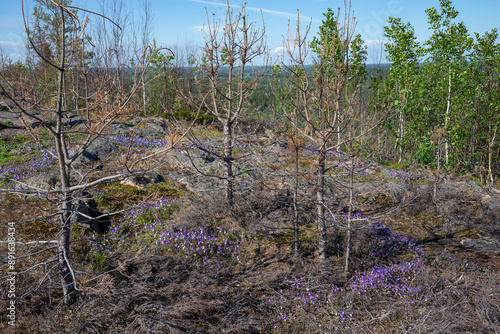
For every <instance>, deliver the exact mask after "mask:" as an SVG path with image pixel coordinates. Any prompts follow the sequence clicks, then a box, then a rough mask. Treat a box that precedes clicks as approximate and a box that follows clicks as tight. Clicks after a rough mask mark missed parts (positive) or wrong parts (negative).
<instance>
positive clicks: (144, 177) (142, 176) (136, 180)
mask: <svg viewBox="0 0 500 334" xmlns="http://www.w3.org/2000/svg"><path fill="white" fill-rule="evenodd" d="M163 180H164V178H163V176H161V175H160V174H158V173H155V172H144V173H139V174H136V175H133V176H130V177H128V178H126V179H125V180H123V181H121V182H120V183H121V184H126V185H130V186H134V187H137V188H140V189H144V188H146V186H147V185H149V184H155V183H160V182H163Z"/></svg>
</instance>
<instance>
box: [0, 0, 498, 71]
mask: <svg viewBox="0 0 500 334" xmlns="http://www.w3.org/2000/svg"><path fill="white" fill-rule="evenodd" d="M101 1H105V2H106V3H110V2H112V1H113V0H74V1H73V4H74V5H76V6H80V7H84V8H88V9H91V10H96V11H99V8H100V5H99V3H100V2H101ZM117 1H120V0H117ZM122 1H123V3H124V4H125V6H124V7H125V9H127V10H129V11H130V12H131V13H132V15H136V14H137V13H140V12H141V10H140V7H141V6H140V5H139V0H122ZM244 2H245V1H243V0H232V1H231V2H230V3H231V5H233V6H236V7H238V6H241V5H242V4H243V3H244ZM246 3H247V14H248V15H249V17H250V20H252V21H256V22H258V23H260V22H261V16H260V11H259V10H260V9H262V11H263V15H264V21H265V25H266V35H267V45H268V47H269V49H270V50H271V51H272V53H273V51H274V50H278V49H279V48H280V47H281V46H282V44H283V42H282V41H283V36H284V35H286V32H287V25H288V22H289V21H290V20H291V21H292V24H293V25H294V24H295V18H296V15H297V9H300V14H301V16H302V19H303V22H304V24H305V23H309V22H312V26H311V32H310V37H311V38H312V36H313V35H314V34H316V32H317V31H318V27H319V25H320V24H321V20H322V18H323V14H322V13H324V12H326V10H327V8H332V9H336V8H338V7H339V6H340V7H343V1H342V0H308V1H303V0H302V1H298V0H272V1H271V0H246ZM150 5H151V9H152V11H153V15H154V21H153V36H154V37H155V38H156V41H157V44H158V45H161V46H167V47H172V46H174V45H178V46H179V47H180V48H181V49H182V48H183V46H184V45H185V44H190V45H195V46H196V45H200V44H201V42H202V41H203V36H202V34H201V32H200V29H201V27H202V26H203V24H206V20H207V19H206V12H205V8H206V9H207V10H208V12H209V14H212V13H215V14H216V15H217V16H218V17H221V18H223V15H224V13H225V1H223V0H150ZM453 5H454V6H455V9H456V10H458V11H459V12H460V15H459V17H458V20H459V21H464V22H465V24H466V26H467V28H468V29H469V32H470V33H471V34H472V33H474V32H478V33H480V34H483V33H484V32H485V31H489V30H491V29H492V28H495V27H498V28H500V19H499V18H498V13H500V1H498V0H478V1H471V0H455V1H453ZM32 7H33V2H32V1H25V9H26V10H28V12H31V11H32ZM429 7H435V8H439V0H378V1H377V0H352V9H353V10H354V16H355V17H356V20H357V22H358V24H357V32H358V33H361V35H362V37H363V39H364V40H365V42H366V44H367V45H368V47H369V57H368V63H375V62H378V60H379V55H380V49H381V46H380V45H381V44H380V41H382V40H383V26H384V24H385V22H386V20H387V18H388V17H389V16H393V17H401V18H402V20H403V21H404V22H407V21H409V22H411V23H412V25H413V26H414V27H415V31H416V34H417V37H418V38H419V39H420V40H425V39H427V38H428V37H429V35H430V31H429V30H428V24H427V17H426V14H425V9H427V8H429ZM91 19H92V18H91ZM311 20H312V21H311ZM22 32H23V24H22V16H21V1H20V0H0V47H2V49H3V52H4V54H8V55H11V57H12V58H14V59H17V58H18V57H19V55H20V54H22V53H23V47H22V45H23V40H24V39H23V34H22ZM383 61H384V60H383Z"/></svg>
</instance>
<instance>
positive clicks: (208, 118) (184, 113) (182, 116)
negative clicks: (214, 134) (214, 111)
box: [162, 110, 217, 124]
mask: <svg viewBox="0 0 500 334" xmlns="http://www.w3.org/2000/svg"><path fill="white" fill-rule="evenodd" d="M162 117H163V118H166V119H169V120H184V121H188V122H192V121H195V123H196V124H211V123H213V122H215V121H216V120H217V118H216V117H215V116H212V115H208V114H196V113H193V112H191V111H189V110H178V111H176V112H174V113H172V114H163V115H162Z"/></svg>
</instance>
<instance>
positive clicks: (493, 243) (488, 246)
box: [460, 238, 500, 253]
mask: <svg viewBox="0 0 500 334" xmlns="http://www.w3.org/2000/svg"><path fill="white" fill-rule="evenodd" d="M460 243H461V244H462V245H463V246H465V247H470V248H474V249H477V250H481V251H488V252H499V253H500V242H498V241H497V240H495V239H492V238H483V239H478V240H474V239H469V238H466V239H463V240H462V241H460Z"/></svg>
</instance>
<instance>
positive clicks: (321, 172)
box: [316, 139, 327, 260]
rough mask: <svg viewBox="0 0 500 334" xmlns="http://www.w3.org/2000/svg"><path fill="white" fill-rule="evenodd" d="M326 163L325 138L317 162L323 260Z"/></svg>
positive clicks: (323, 256) (318, 210) (321, 255)
mask: <svg viewBox="0 0 500 334" xmlns="http://www.w3.org/2000/svg"><path fill="white" fill-rule="evenodd" d="M325 165H326V151H325V143H324V140H323V139H321V140H320V145H319V150H318V162H317V170H316V173H317V180H316V212H317V219H318V256H319V258H320V259H321V260H324V259H326V256H327V254H326V222H325V207H324V193H325V169H326V168H325Z"/></svg>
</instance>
